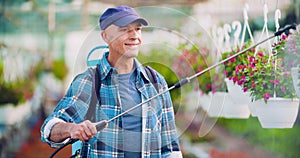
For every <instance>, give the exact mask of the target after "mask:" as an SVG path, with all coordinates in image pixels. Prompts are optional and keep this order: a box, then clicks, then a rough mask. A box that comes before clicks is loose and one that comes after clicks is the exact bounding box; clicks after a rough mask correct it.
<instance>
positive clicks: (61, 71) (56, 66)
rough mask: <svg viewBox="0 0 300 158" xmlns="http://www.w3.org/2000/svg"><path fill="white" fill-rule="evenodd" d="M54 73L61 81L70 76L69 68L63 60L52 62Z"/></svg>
mask: <svg viewBox="0 0 300 158" xmlns="http://www.w3.org/2000/svg"><path fill="white" fill-rule="evenodd" d="M52 73H53V74H54V76H55V77H56V78H58V79H59V80H64V79H65V77H66V76H67V74H68V68H67V65H66V63H65V61H64V60H63V59H60V60H54V61H53V62H52Z"/></svg>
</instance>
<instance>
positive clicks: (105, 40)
mask: <svg viewBox="0 0 300 158" xmlns="http://www.w3.org/2000/svg"><path fill="white" fill-rule="evenodd" d="M101 37H102V39H103V40H104V42H106V43H107V44H109V38H108V36H107V34H106V32H105V31H101Z"/></svg>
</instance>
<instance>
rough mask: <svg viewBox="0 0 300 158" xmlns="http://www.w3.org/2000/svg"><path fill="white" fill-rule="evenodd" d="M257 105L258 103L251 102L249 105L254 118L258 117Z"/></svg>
mask: <svg viewBox="0 0 300 158" xmlns="http://www.w3.org/2000/svg"><path fill="white" fill-rule="evenodd" d="M255 103H256V102H250V103H249V105H248V107H249V110H250V113H251V116H252V117H256V116H257V115H256V110H255Z"/></svg>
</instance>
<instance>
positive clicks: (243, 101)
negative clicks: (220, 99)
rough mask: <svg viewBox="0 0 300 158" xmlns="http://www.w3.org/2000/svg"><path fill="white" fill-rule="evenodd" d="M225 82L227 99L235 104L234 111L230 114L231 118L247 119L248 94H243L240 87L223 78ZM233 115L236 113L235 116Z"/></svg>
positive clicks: (248, 111) (248, 113)
mask: <svg viewBox="0 0 300 158" xmlns="http://www.w3.org/2000/svg"><path fill="white" fill-rule="evenodd" d="M225 82H226V85H227V89H228V95H229V96H228V98H230V99H231V100H232V101H233V102H234V104H235V109H233V111H232V112H231V113H232V115H233V117H237V118H248V117H249V116H250V109H249V107H248V106H249V104H250V102H251V97H250V92H244V91H243V90H242V88H241V87H240V86H238V85H236V84H234V83H233V81H231V80H229V79H228V78H225ZM234 113H237V115H235V114H234Z"/></svg>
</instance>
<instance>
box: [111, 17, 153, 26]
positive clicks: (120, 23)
mask: <svg viewBox="0 0 300 158" xmlns="http://www.w3.org/2000/svg"><path fill="white" fill-rule="evenodd" d="M135 21H139V22H140V23H141V24H142V25H144V26H147V25H148V22H147V21H146V20H145V19H143V18H141V17H138V16H135V15H128V16H125V17H122V18H120V19H119V20H116V21H115V22H113V24H114V25H117V26H120V27H124V26H127V25H129V24H131V23H133V22H135Z"/></svg>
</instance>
